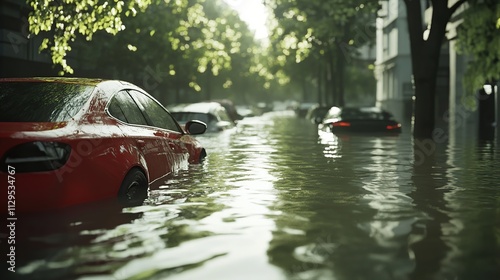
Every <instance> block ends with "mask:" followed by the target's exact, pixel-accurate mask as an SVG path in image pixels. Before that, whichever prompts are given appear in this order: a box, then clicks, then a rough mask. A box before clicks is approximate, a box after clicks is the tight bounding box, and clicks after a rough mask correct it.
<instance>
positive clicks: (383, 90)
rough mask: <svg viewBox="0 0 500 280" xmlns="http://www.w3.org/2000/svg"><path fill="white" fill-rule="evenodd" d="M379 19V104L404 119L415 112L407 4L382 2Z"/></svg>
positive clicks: (398, 0) (377, 103)
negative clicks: (413, 109)
mask: <svg viewBox="0 0 500 280" xmlns="http://www.w3.org/2000/svg"><path fill="white" fill-rule="evenodd" d="M380 5H381V8H380V10H379V11H378V17H377V20H376V30H377V31H376V33H377V34H376V46H377V51H376V60H375V79H376V80H377V97H376V105H377V106H379V107H382V108H384V109H386V110H388V111H391V112H392V113H393V114H394V116H395V117H396V118H397V119H399V120H402V121H403V122H405V121H406V122H409V120H410V117H411V113H412V97H413V85H412V68H411V53H410V40H409V35H408V27H407V20H406V9H405V6H404V5H405V4H404V3H403V1H402V0H388V1H380Z"/></svg>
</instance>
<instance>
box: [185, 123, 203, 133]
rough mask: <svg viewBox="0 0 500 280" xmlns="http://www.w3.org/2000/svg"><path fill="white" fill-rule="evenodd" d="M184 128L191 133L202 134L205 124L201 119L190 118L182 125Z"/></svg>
mask: <svg viewBox="0 0 500 280" xmlns="http://www.w3.org/2000/svg"><path fill="white" fill-rule="evenodd" d="M184 129H185V130H186V132H187V133H189V134H191V135H196V134H203V133H205V131H206V130H207V125H206V124H205V123H204V122H202V121H198V120H192V121H188V122H187V123H186V124H185V125H184Z"/></svg>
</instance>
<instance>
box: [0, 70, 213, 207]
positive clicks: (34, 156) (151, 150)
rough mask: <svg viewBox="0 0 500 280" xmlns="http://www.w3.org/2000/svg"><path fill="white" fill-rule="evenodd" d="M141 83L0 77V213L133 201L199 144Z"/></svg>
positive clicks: (199, 129)
mask: <svg viewBox="0 0 500 280" xmlns="http://www.w3.org/2000/svg"><path fill="white" fill-rule="evenodd" d="M205 129H206V125H205V124H204V123H202V122H199V121H194V122H193V121H191V122H187V123H186V125H185V128H182V127H181V126H180V125H179V124H178V123H177V121H176V120H175V119H174V118H173V117H172V116H171V115H170V113H169V112H168V111H167V110H166V109H165V108H164V107H163V106H162V105H161V104H160V103H159V102H158V101H157V100H156V99H154V98H153V97H152V96H151V95H149V94H148V93H147V92H145V91H144V90H142V89H141V88H139V87H137V86H135V85H133V84H130V83H127V82H123V81H116V80H100V79H80V78H60V77H59V78H22V79H21V78H19V79H0V142H1V145H0V165H1V171H0V179H1V180H2V182H6V183H7V182H8V186H6V187H5V191H2V194H1V195H0V197H1V198H2V203H3V205H5V206H6V207H3V208H2V209H3V210H2V212H5V211H7V210H8V211H9V213H13V212H12V211H41V210H48V209H55V208H62V207H66V206H71V205H76V204H81V203H86V202H91V201H96V200H101V199H107V198H113V197H118V198H119V199H120V201H123V202H126V203H127V204H128V202H133V203H136V202H141V200H144V199H145V197H146V196H147V191H148V188H149V187H157V186H159V185H161V184H162V182H163V180H162V179H163V178H165V177H166V176H167V175H169V174H171V173H174V172H176V171H177V170H179V169H180V168H183V167H185V166H187V165H188V164H189V163H199V162H200V161H201V160H202V159H203V158H204V157H205V155H206V152H205V149H204V148H203V147H202V146H201V144H200V143H199V142H198V141H197V140H196V139H195V138H194V137H192V136H191V134H200V133H203V132H204V131H205Z"/></svg>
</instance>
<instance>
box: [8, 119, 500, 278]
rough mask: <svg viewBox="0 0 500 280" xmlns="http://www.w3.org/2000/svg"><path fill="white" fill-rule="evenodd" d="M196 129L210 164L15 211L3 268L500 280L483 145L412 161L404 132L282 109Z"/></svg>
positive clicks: (91, 274) (33, 273)
mask: <svg viewBox="0 0 500 280" xmlns="http://www.w3.org/2000/svg"><path fill="white" fill-rule="evenodd" d="M198 138H199V140H200V141H201V142H202V143H203V144H204V145H205V147H206V149H207V152H208V157H207V160H206V162H205V163H203V164H201V165H192V166H190V167H189V168H188V169H187V170H182V171H180V172H179V173H178V174H176V175H175V176H173V177H172V178H171V179H169V180H168V181H166V182H165V184H164V186H163V187H162V188H161V189H159V190H154V191H152V192H151V193H150V196H149V198H148V200H147V201H146V202H145V203H144V205H142V206H139V207H131V208H124V209H122V208H121V207H120V206H119V205H118V204H117V203H116V202H115V201H103V202H99V203H94V204H88V205H84V206H81V207H73V208H68V209H66V210H64V211H56V212H50V213H43V214H42V213H41V214H38V215H31V216H26V217H19V220H18V222H17V225H18V227H17V228H16V235H17V236H16V244H17V247H16V248H17V251H16V259H17V263H16V273H15V274H13V273H10V272H7V274H6V275H7V276H8V277H10V278H13V279H18V278H19V279H165V278H168V279H214V280H222V279H277V280H279V279H450V280H455V279H456V280H458V279H500V250H499V249H500V245H499V239H500V214H499V213H500V195H499V193H500V188H499V182H500V172H498V171H499V169H498V166H499V164H500V160H499V154H498V152H497V150H496V147H495V145H494V144H493V143H489V142H479V141H477V140H475V139H459V141H455V142H456V143H452V144H449V143H443V144H436V145H435V146H434V147H433V148H435V152H433V153H432V154H430V155H425V161H422V163H421V161H420V159H417V158H414V152H413V145H414V143H412V139H411V137H410V133H409V131H404V132H403V133H402V134H401V135H399V136H380V135H379V136H363V135H343V136H338V137H337V136H334V135H320V136H319V135H318V132H317V130H316V127H315V126H314V125H313V124H311V123H309V122H307V121H306V120H303V119H299V118H297V117H296V116H295V115H294V114H293V112H290V111H283V112H273V113H268V114H265V115H263V116H259V117H253V118H247V119H244V120H243V121H242V122H241V123H239V125H238V127H237V128H236V129H235V130H233V131H226V132H223V133H221V134H211V135H203V136H200V137H198ZM416 160H418V164H417V163H416ZM3 233H4V235H3V236H4V237H5V232H3ZM4 241H5V239H4V238H3V239H2V245H5V242H4ZM2 252H5V251H2ZM5 270H6V269H5ZM5 270H4V271H5ZM2 274H3V273H2ZM10 278H9V279H10ZM2 279H5V278H4V277H2Z"/></svg>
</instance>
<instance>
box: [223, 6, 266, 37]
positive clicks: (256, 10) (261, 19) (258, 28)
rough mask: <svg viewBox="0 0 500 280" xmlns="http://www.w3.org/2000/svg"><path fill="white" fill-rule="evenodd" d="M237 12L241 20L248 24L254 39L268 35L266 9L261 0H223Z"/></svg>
mask: <svg viewBox="0 0 500 280" xmlns="http://www.w3.org/2000/svg"><path fill="white" fill-rule="evenodd" d="M224 1H225V2H226V3H228V4H229V5H230V6H231V7H232V8H233V9H235V10H236V11H237V12H238V13H239V14H240V18H241V20H243V21H245V22H246V23H247V24H248V27H249V28H250V30H252V31H254V32H255V38H256V39H264V38H267V37H268V31H267V27H266V20H267V10H266V8H265V7H264V4H262V0H224Z"/></svg>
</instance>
